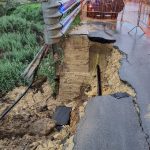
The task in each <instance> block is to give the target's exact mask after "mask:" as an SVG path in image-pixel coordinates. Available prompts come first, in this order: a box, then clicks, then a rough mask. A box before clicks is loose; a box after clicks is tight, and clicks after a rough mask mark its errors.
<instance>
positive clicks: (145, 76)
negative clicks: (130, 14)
mask: <svg viewBox="0 0 150 150" xmlns="http://www.w3.org/2000/svg"><path fill="white" fill-rule="evenodd" d="M127 27H128V26H127ZM127 27H126V24H124V25H123V28H122V30H120V32H119V33H118V34H116V35H115V37H116V43H115V45H116V46H118V47H119V49H120V51H122V52H123V53H124V54H125V55H124V56H125V57H124V59H123V60H122V65H121V68H120V77H121V79H122V80H124V81H126V82H127V83H128V84H130V85H131V86H132V88H133V89H134V90H135V92H136V101H137V104H138V106H139V108H140V116H141V121H142V126H143V129H144V132H145V133H146V134H148V136H150V38H148V37H146V35H144V36H141V31H138V32H137V34H132V35H129V34H127V33H126V32H125V31H127ZM121 31H123V32H121ZM148 140H149V142H150V139H148Z"/></svg>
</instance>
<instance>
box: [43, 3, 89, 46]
mask: <svg viewBox="0 0 150 150" xmlns="http://www.w3.org/2000/svg"><path fill="white" fill-rule="evenodd" d="M85 3H86V0H84V1H83V2H82V5H84V4H85ZM42 9H43V17H44V22H45V31H44V35H45V43H46V44H54V43H57V42H59V41H60V39H61V37H62V36H63V35H64V34H65V33H66V32H67V30H68V29H69V27H70V25H71V23H72V22H73V21H74V19H75V17H76V16H77V15H78V13H79V12H80V10H81V2H80V0H67V1H64V0H63V1H59V0H48V1H43V2H42Z"/></svg>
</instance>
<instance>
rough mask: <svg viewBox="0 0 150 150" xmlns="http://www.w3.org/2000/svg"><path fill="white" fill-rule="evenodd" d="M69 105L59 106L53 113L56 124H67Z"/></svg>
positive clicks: (69, 111)
mask: <svg viewBox="0 0 150 150" xmlns="http://www.w3.org/2000/svg"><path fill="white" fill-rule="evenodd" d="M70 114H71V107H66V106H59V107H57V108H56V110H55V113H54V120H55V121H56V125H60V126H62V125H69V124H70Z"/></svg>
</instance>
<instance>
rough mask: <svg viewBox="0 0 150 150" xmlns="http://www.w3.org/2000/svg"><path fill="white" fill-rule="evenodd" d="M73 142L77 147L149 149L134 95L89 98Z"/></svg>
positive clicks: (82, 149) (85, 149) (84, 149)
mask: <svg viewBox="0 0 150 150" xmlns="http://www.w3.org/2000/svg"><path fill="white" fill-rule="evenodd" d="M74 142H75V147H74V150H149V147H148V143H147V141H146V138H145V134H144V132H143V131H142V128H141V126H140V123H139V118H138V115H137V112H136V110H135V107H134V104H133V102H132V98H131V97H126V98H121V99H116V98H114V97H112V96H103V97H95V98H93V99H92V100H91V101H89V102H88V104H87V107H86V115H85V117H84V118H83V119H82V120H81V121H80V123H79V126H78V129H77V134H76V136H75V138H74Z"/></svg>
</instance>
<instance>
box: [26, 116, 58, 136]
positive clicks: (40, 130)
mask: <svg viewBox="0 0 150 150" xmlns="http://www.w3.org/2000/svg"><path fill="white" fill-rule="evenodd" d="M54 127H55V122H54V121H53V120H51V119H49V118H43V119H40V120H37V121H35V122H34V123H33V124H31V125H30V127H29V134H31V135H40V136H45V135H48V134H50V133H51V131H52V130H53V129H54Z"/></svg>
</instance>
